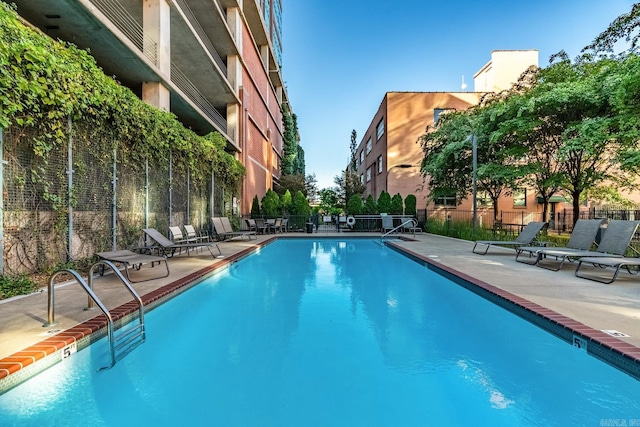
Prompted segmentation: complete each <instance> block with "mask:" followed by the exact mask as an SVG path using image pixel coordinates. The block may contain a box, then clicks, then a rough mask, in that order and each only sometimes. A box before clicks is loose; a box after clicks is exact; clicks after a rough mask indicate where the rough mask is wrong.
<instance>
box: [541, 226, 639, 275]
mask: <svg viewBox="0 0 640 427" xmlns="http://www.w3.org/2000/svg"><path fill="white" fill-rule="evenodd" d="M638 225H640V221H624V220H615V219H614V220H611V221H610V222H609V224H608V225H607V228H606V229H604V231H603V233H602V238H601V239H600V243H599V244H598V250H597V251H590V250H584V251H580V250H578V251H575V250H569V251H566V250H563V248H545V249H542V250H540V251H539V253H538V262H537V265H538V267H542V268H546V269H548V270H553V271H558V270H560V268H562V266H563V265H564V263H565V261H567V260H568V261H573V260H576V259H579V258H587V257H589V258H591V257H606V258H620V257H623V256H624V254H625V252H626V251H627V249H628V248H629V244H630V243H631V239H632V238H633V235H634V234H635V233H636V231H637V229H638ZM572 234H573V233H572ZM551 257H553V258H555V259H556V260H559V261H560V263H559V264H558V265H557V267H555V268H554V267H552V266H551V265H548V264H544V263H542V262H541V261H542V259H543V258H544V259H548V258H551Z"/></svg>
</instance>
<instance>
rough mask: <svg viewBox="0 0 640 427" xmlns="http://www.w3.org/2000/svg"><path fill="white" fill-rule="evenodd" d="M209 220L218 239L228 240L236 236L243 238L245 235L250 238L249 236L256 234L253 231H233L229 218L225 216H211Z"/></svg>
mask: <svg viewBox="0 0 640 427" xmlns="http://www.w3.org/2000/svg"><path fill="white" fill-rule="evenodd" d="M211 222H212V223H213V229H214V230H215V232H216V235H217V236H218V238H219V239H220V240H227V239H229V240H230V239H234V238H236V237H240V238H244V237H245V236H246V237H247V239H248V240H251V236H252V235H255V234H256V232H255V231H233V227H232V226H231V222H229V218H227V217H212V218H211Z"/></svg>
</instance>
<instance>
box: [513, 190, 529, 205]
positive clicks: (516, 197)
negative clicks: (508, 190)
mask: <svg viewBox="0 0 640 427" xmlns="http://www.w3.org/2000/svg"><path fill="white" fill-rule="evenodd" d="M526 206H527V189H526V188H523V189H520V190H517V191H514V192H513V207H514V208H524V207H526Z"/></svg>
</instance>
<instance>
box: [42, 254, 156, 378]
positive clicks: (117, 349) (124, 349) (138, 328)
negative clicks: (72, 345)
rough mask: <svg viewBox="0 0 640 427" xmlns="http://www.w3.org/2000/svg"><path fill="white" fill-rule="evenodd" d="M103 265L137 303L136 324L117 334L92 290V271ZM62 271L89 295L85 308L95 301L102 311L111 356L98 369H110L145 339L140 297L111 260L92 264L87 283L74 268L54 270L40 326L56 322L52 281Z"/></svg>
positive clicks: (89, 307)
mask: <svg viewBox="0 0 640 427" xmlns="http://www.w3.org/2000/svg"><path fill="white" fill-rule="evenodd" d="M104 265H106V266H108V267H109V268H111V269H112V270H113V272H114V273H115V275H116V276H117V277H118V278H119V279H120V280H121V281H122V283H123V284H124V285H125V287H126V288H127V289H128V290H129V292H130V293H131V295H133V297H134V299H135V300H136V302H137V303H138V324H137V325H135V326H133V327H130V328H128V329H127V330H125V331H123V332H122V333H121V334H120V335H118V336H116V335H115V329H114V325H113V317H112V316H111V312H110V311H109V310H108V309H107V307H106V306H105V305H104V304H103V303H102V301H100V298H98V296H97V295H96V294H95V292H93V272H94V270H95V269H96V268H97V267H98V266H104ZM63 273H68V274H71V275H72V276H73V277H74V278H75V279H76V281H77V282H78V283H79V284H80V286H82V288H83V289H84V290H85V291H86V292H87V294H88V295H89V298H88V304H87V309H91V308H93V304H94V303H95V304H96V305H97V306H98V308H99V309H100V311H102V313H103V314H104V315H105V316H106V318H107V338H108V341H109V356H110V358H111V363H110V364H109V365H108V366H103V367H102V368H100V369H98V370H99V371H102V370H105V369H111V368H112V367H113V366H114V365H115V364H116V362H118V361H119V360H121V359H122V358H123V357H125V356H126V355H127V354H129V353H130V352H131V351H133V349H135V348H136V347H138V346H139V345H140V344H142V343H143V342H144V341H145V340H146V335H145V328H144V304H143V303H142V299H141V298H140V296H139V295H138V294H137V292H136V291H135V290H134V289H133V287H132V286H131V283H129V281H128V280H127V279H126V278H125V277H124V276H123V275H122V273H121V272H120V270H118V268H117V267H116V266H115V265H114V264H113V263H112V262H111V261H106V260H101V261H98V262H96V263H95V264H93V265H92V266H91V269H90V270H89V283H87V282H85V280H84V279H83V278H82V277H80V274H78V272H77V271H75V270H72V269H64V270H59V271H56V272H55V273H54V274H53V275H52V276H51V277H50V278H49V287H48V292H49V299H48V305H49V307H48V319H47V323H45V324H44V325H42V326H45V327H47V326H53V325H55V324H56V322H55V317H54V306H55V298H54V286H53V283H54V280H55V278H56V277H57V276H58V275H60V274H63ZM123 327H124V325H120V327H119V328H118V329H122V328H123Z"/></svg>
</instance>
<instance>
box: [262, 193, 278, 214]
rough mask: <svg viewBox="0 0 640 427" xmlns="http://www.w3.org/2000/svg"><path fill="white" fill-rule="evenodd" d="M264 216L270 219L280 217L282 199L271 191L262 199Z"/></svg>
mask: <svg viewBox="0 0 640 427" xmlns="http://www.w3.org/2000/svg"><path fill="white" fill-rule="evenodd" d="M262 215H264V216H266V217H270V218H274V217H277V216H278V215H280V197H278V194H277V193H276V192H275V191H273V190H271V189H269V190H267V193H266V194H265V195H264V197H263V198H262Z"/></svg>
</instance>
